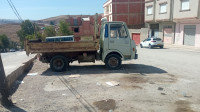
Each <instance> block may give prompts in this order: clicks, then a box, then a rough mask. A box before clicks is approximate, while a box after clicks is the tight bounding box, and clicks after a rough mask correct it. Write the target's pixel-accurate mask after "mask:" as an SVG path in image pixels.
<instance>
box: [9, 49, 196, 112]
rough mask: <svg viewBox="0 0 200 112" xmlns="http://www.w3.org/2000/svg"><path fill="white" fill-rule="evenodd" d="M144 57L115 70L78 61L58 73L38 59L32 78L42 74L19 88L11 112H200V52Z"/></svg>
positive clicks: (143, 53) (142, 53) (153, 52)
mask: <svg viewBox="0 0 200 112" xmlns="http://www.w3.org/2000/svg"><path fill="white" fill-rule="evenodd" d="M138 53H139V59H138V60H133V61H126V62H123V66H122V68H121V69H120V70H114V71H112V70H107V69H106V68H105V66H104V64H103V63H102V62H97V63H82V64H78V63H77V62H75V63H73V64H71V65H70V68H69V69H68V71H66V72H61V73H55V72H52V71H51V70H50V69H49V65H48V64H43V63H40V62H38V60H36V61H35V63H34V66H33V68H32V70H31V71H30V73H38V75H36V76H30V75H29V76H26V77H25V78H24V79H23V81H24V83H23V84H20V85H19V87H18V86H17V87H18V89H17V91H16V92H15V93H14V94H13V96H12V99H13V101H15V102H16V105H15V106H16V107H14V108H10V111H21V112H24V111H59V112H66V111H69V112H71V111H72V112H99V111H100V112H101V111H103V112H104V111H105V112H108V111H114V112H115V111H116V112H183V111H184V112H200V97H199V95H200V90H199V87H200V83H199V82H200V69H199V67H200V58H199V57H200V53H199V50H188V49H180V48H165V49H156V48H155V49H148V48H142V49H141V48H138ZM69 75H80V77H77V78H70V77H69ZM109 81H117V82H119V86H114V87H111V86H108V85H107V84H106V82H109Z"/></svg>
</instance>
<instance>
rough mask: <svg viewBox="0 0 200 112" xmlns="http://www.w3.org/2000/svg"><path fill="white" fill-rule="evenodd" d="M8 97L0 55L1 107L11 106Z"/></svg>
mask: <svg viewBox="0 0 200 112" xmlns="http://www.w3.org/2000/svg"><path fill="white" fill-rule="evenodd" d="M9 96H10V95H9V90H8V85H7V80H6V75H5V72H4V67H3V63H2V59H1V53H0V104H2V105H3V106H11V105H12V101H11V99H10V97H9Z"/></svg>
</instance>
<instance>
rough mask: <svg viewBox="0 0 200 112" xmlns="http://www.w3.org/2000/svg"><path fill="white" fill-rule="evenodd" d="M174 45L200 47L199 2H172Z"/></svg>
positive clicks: (197, 0) (186, 0) (183, 0)
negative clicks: (174, 27)
mask: <svg viewBox="0 0 200 112" xmlns="http://www.w3.org/2000/svg"><path fill="white" fill-rule="evenodd" d="M173 21H174V22H176V30H175V41H174V43H175V44H178V45H189V46H197V47H200V0H174V14H173Z"/></svg>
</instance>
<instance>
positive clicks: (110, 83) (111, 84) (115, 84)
mask: <svg viewBox="0 0 200 112" xmlns="http://www.w3.org/2000/svg"><path fill="white" fill-rule="evenodd" d="M106 84H107V85H109V86H119V82H116V81H110V82H106Z"/></svg>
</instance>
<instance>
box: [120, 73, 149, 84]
mask: <svg viewBox="0 0 200 112" xmlns="http://www.w3.org/2000/svg"><path fill="white" fill-rule="evenodd" d="M121 80H122V81H124V82H129V83H146V82H147V81H148V80H147V79H146V78H145V77H144V76H141V75H131V76H124V77H122V78H121Z"/></svg>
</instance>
